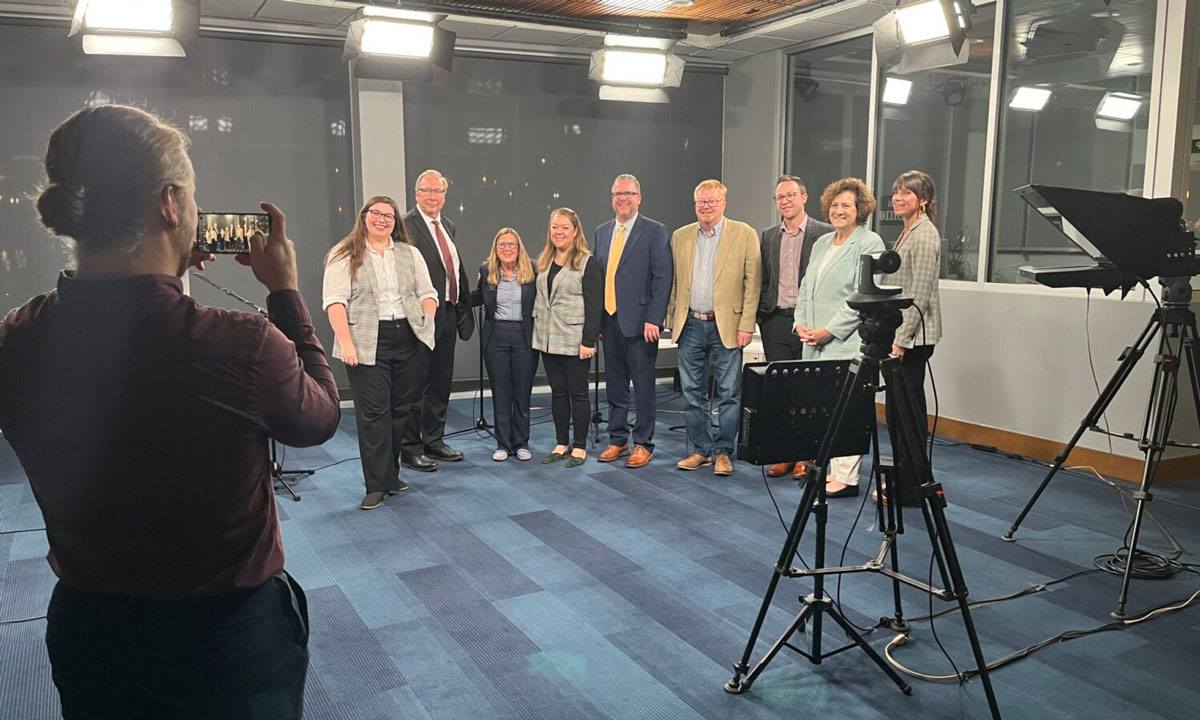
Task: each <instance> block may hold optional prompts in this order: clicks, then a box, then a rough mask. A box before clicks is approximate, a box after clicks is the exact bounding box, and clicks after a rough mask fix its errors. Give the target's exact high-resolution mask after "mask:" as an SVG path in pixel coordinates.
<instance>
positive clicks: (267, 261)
mask: <svg viewBox="0 0 1200 720" xmlns="http://www.w3.org/2000/svg"><path fill="white" fill-rule="evenodd" d="M262 209H263V210H266V211H267V212H266V214H267V215H268V216H269V217H270V223H271V224H270V228H271V229H270V232H269V233H266V234H264V233H261V232H257V233H255V234H254V235H252V236H250V239H249V240H248V243H249V251H248V252H244V253H238V254H237V255H235V256H234V260H237V261H238V262H239V263H241V264H242V265H245V266H247V267H249V268H250V269H251V270H253V271H254V277H256V278H258V281H259V282H260V283H262V284H263V285H266V286H267V291H268V292H275V291H277V290H299V289H300V283H299V280H298V273H297V272H296V246H295V245H294V244H293V243H292V241H291V240H288V238H287V221H286V218H285V217H284V215H283V212H282V211H281V210H280V209H279V208H277V207H275V206H274V205H272V204H270V203H262Z"/></svg>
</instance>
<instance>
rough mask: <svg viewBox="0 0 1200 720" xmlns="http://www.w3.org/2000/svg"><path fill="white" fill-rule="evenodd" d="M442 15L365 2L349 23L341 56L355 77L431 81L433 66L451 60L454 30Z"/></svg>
mask: <svg viewBox="0 0 1200 720" xmlns="http://www.w3.org/2000/svg"><path fill="white" fill-rule="evenodd" d="M445 17H446V16H445V15H436V14H433V13H426V12H415V11H409V10H399V9H394V8H383V7H378V6H374V5H368V6H365V7H363V8H362V11H361V13H360V16H359V18H358V19H356V20H354V21H353V22H351V23H350V28H349V30H347V32H346V44H345V47H344V49H343V52H342V58H343V59H344V60H347V61H349V62H350V63H351V71H352V72H353V74H354V76H355V77H358V78H375V79H383V80H404V81H409V82H432V81H433V68H434V67H435V66H436V67H440V68H443V69H445V70H449V69H450V68H451V67H452V65H453V63H454V40H455V37H456V36H455V34H454V33H452V32H450V31H449V30H445V29H443V28H440V27H438V25H437V24H438V23H439V22H441V21H442V20H443V19H445Z"/></svg>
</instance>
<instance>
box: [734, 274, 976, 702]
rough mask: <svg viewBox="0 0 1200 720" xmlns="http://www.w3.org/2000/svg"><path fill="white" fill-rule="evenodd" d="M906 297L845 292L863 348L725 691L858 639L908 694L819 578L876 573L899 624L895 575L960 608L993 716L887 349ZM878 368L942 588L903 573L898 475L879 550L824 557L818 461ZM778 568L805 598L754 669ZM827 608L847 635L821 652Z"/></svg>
mask: <svg viewBox="0 0 1200 720" xmlns="http://www.w3.org/2000/svg"><path fill="white" fill-rule="evenodd" d="M854 297H859V298H861V297H863V296H852V298H854ZM911 304H912V300H911V299H908V298H895V297H892V298H889V299H887V300H871V301H867V302H854V301H853V300H852V301H851V306H852V307H855V308H856V309H858V310H860V318H861V322H860V324H859V334H860V335H861V336H862V338H863V345H862V350H863V357H862V358H861V359H859V360H855V361H854V362H852V363H851V364H850V370H849V372H848V374H847V376H846V379H845V384H844V385H843V386H842V391H841V394H840V395H839V397H838V402H837V405H836V406H835V407H834V411H833V415H832V418H831V424H830V427H829V429H828V431H826V433H825V437H824V438H823V439H822V440H821V449H820V451H819V452H818V454H817V460H816V462H815V463H814V464H813V465H812V466H811V469H810V470H809V478H808V482H807V484H806V485H805V488H804V494H803V496H802V497H801V499H800V504H799V505H798V506H797V507H796V514H795V517H794V518H793V519H792V525H791V529H790V530H789V531H788V537H787V540H786V542H784V546H783V550H782V551H781V552H780V554H779V559H778V561H777V562H776V563H775V572H774V574H773V575H772V577H771V582H770V584H769V585H768V587H767V592H766V594H765V595H764V596H763V602H762V607H761V609H760V610H759V612H758V617H757V619H755V621H754V628H753V629H752V630H751V631H750V639H749V640H748V641H747V643H746V650H745V652H744V653H743V655H742V659H741V660H740V661H739V662H738V663H737V664H736V665H734V667H733V670H734V672H733V678H732V679H730V680H729V682H727V683H726V684H725V690H726V692H730V693H735V694H736V693H742V692H745V691H746V690H748V689H750V686H751V685H752V684H753V683H754V680H755V679H756V678H757V677H758V676H759V675H760V674H761V673H762V672H763V671H764V670H765V669H766V668H767V665H768V664H769V663H770V662H771V660H772V659H774V657H775V656H776V655H777V654H778V653H779V651H780V650H781V649H783V648H784V647H787V648H789V649H791V650H793V651H795V652H796V653H798V654H800V655H801V656H803V657H805V658H807V659H808V660H809V661H810V662H811V663H813V664H814V665H820V664H821V662H822V661H823V660H824V659H825V658H828V657H831V656H833V655H836V654H838V653H840V652H842V651H844V650H849V649H851V648H853V647H856V646H857V647H858V648H859V649H861V650H862V651H863V652H865V653H866V654H867V656H868V657H870V658H871V660H872V661H874V662H875V664H876V665H878V666H879V669H881V670H883V671H884V672H885V673H886V674H887V676H888V677H889V678H891V680H892V682H894V683H895V684H896V686H897V687H899V688H900V690H901V691H902V692H903V693H904V694H905V695H908V694H910V693H911V692H912V688H911V687H909V685H908V683H906V682H905V681H904V680H903V679H902V678H901V677H900V676H899V675H898V674H897V673H896V671H895V670H894V669H893V668H892V667H891V666H890V665H888V663H887V662H886V661H885V660H884V659H883V657H882V656H881V655H880V654H879V653H878V652H877V651H876V650H875V649H874V648H873V647H871V646H870V645H869V644H868V643H867V641H866V639H865V638H863V636H862V635H861V634H860V633H859V632H858V631H857V630H856V629H855V626H854V625H853V624H851V623H850V621H849V620H847V619H846V617H845V616H844V615H843V614H842V612H841V610H840V609H839V608H838V607H837V606H836V605H834V603H833V600H832V599H831V598H830V597H829V595H827V594H826V593H825V577H826V576H827V575H846V574H851V573H860V572H874V573H879V574H881V575H885V576H887V577H890V578H891V579H892V591H893V594H894V596H895V617H894V618H893V619H889V620H886V621H885V622H884V624H886V625H889V626H891V627H894V628H896V629H900V630H904V629H907V624H906V623H905V622H904V618H903V612H902V609H901V604H900V585H901V583H903V584H905V585H908V586H910V587H914V588H917V589H918V590H921V591H922V592H926V593H929V594H931V595H934V596H936V597H938V598H940V599H942V600H947V601H951V600H957V601H958V606H959V610H960V611H961V613H962V617H963V625H964V626H965V627H966V630H967V637H968V638H969V639H970V642H971V650H972V651H973V653H974V656H975V662H976V664H977V666H978V668H979V677H980V679H981V680H982V682H983V688H984V693H985V694H986V695H987V702H988V707H989V709H990V710H991V716H992V718H993V719H994V720H1000V709H999V707H998V706H997V704H996V696H995V693H994V692H993V691H992V683H991V679H990V678H989V677H988V669H987V661H986V660H985V659H984V657H983V651H982V649H981V648H980V646H979V638H978V636H977V635H976V633H975V624H974V622H973V621H972V620H971V611H970V607H969V605H968V603H967V586H966V583H965V582H964V580H963V575H962V568H961V567H960V566H959V563H958V555H957V553H956V552H955V549H954V543H953V541H952V540H951V538H950V527H949V525H948V523H947V522H946V515H945V507H946V496H945V493H944V492H943V491H942V487H941V485H939V484H938V483H936V482H934V480H933V471H932V469H931V468H930V466H929V461H928V458H927V457H926V455H925V449H924V442H923V439H922V436H923V433H921V431H920V430H919V429H918V428H922V427H923V425H924V418H919V419H918V416H917V413H916V409H915V408H916V405H915V403H914V402H913V395H912V393H913V389H911V388H909V387H908V384H907V382H906V380H905V377H904V370H903V368H902V366H901V361H900V358H895V357H889V356H888V352H889V350H890V349H891V346H892V340H893V339H894V338H895V334H896V328H897V327H899V326H900V322H901V314H900V310H901V309H903V308H904V307H907V306H908V305H911ZM880 373H882V376H883V379H884V381H885V387H884V388H883V389H884V390H885V391H886V399H887V402H888V404H889V407H894V408H896V417H898V418H899V423H898V426H897V427H890V428H888V430H889V432H890V434H891V436H892V441H893V443H894V447H898V448H901V449H902V452H903V455H902V458H903V462H904V463H905V464H906V465H907V467H908V470H909V471H910V472H911V476H912V477H914V478H917V479H918V480H919V482H920V485H919V488H918V494H919V495H920V500H921V515H922V516H923V518H924V520H925V527H926V530H927V531H928V533H929V540H930V544H931V546H932V552H933V558H934V561H935V562H936V563H937V567H938V570H939V572H940V575H941V580H942V584H943V586H945V588H947V589H940V588H936V587H932V586H930V585H928V584H926V583H924V582H921V581H920V580H917V579H914V578H910V577H907V576H905V575H903V574H901V572H900V569H899V554H898V549H897V544H896V541H897V535H899V534H900V533H902V532H903V531H904V529H903V519H902V516H901V511H900V496H899V491H898V487H897V486H898V485H899V483H898V482H896V481H895V480H896V478H893V479H892V480H893V481H892V482H888V483H887V485H886V488H885V489H884V491H883V492H881V493H879V495H878V497H877V500H876V509H877V512H878V513H879V518H880V526H881V527H882V528H883V531H884V533H883V534H884V539H883V543H882V545H881V546H880V549H879V552H878V553H876V555H875V556H874V558H872V559H871V560H869V561H868V562H867V563H865V564H863V565H857V566H849V567H826V566H825V534H826V521H827V516H828V506H827V502H826V497H825V477H824V472H825V468H826V467H827V466H828V464H829V460H830V457H831V455H832V450H833V445H834V439H835V438H836V437H838V433H839V431H840V429H841V426H842V423H843V420H844V418H845V416H846V413H847V410H848V408H850V407H852V406H853V403H854V399H855V397H856V396H857V395H860V394H862V393H868V394H870V395H871V396H874V395H875V393H876V392H878V391H879V389H880V388H879V386H878V382H879V377H880ZM872 427H873V428H874V424H872ZM872 438H873V440H872V453H873V459H874V463H873V470H872V472H873V473H874V474H876V475H878V474H880V465H881V463H880V458H879V440H878V435H877V430H874V429H873V430H872ZM885 496H886V497H887V502H886V504H885V503H884V497H885ZM810 515H815V516H816V519H817V534H816V551H815V557H814V562H813V566H812V568H811V569H801V568H797V567H795V566H793V565H792V564H791V563H792V558H793V557H794V556H796V555H797V550H798V548H799V546H800V537H801V535H802V534H803V533H804V527H805V525H806V524H807V523H808V519H809V516H810ZM889 555H890V556H891V557H890V560H891V563H890V565H891V566H890V567H888V566H887V565H885V564H884V561H885V558H887V557H888V556H889ZM782 577H812V578H813V591H812V593H810V594H808V595H806V596H804V597H803V598H802V599H801V601H800V602H801V604H802V605H803V607H802V608H801V610H800V612H799V613H798V614H797V615H796V617H795V618H794V619H793V620H792V622H791V623H790V624H789V625H788V626H787V628H786V629H785V630H784V632H783V634H782V635H780V636H779V639H778V640H776V641H775V643H774V644H773V645H771V648H770V649H769V650H768V651H767V653H766V655H764V656H763V658H762V659H761V660H759V661H758V664H756V665H755V666H754V668H753V669H751V668H750V664H749V663H750V657H751V654H752V653H753V652H754V646H755V644H756V643H757V642H758V636H759V633H760V631H761V630H762V625H763V621H764V620H765V619H766V616H767V611H768V610H769V609H770V607H771V599H772V597H773V596H774V595H775V590H776V588H777V586H778V585H779V580H780V578H782ZM825 615H828V616H829V617H830V618H832V619H833V621H834V622H836V623H837V624H838V626H839V627H841V629H842V631H843V632H845V633H846V636H847V637H848V638H849V639H850V641H851V642H850V643H849V644H847V645H844V646H842V647H840V648H837V649H836V650H831V651H828V652H826V651H823V650H822V647H821V643H822V632H821V631H822V618H823V617H824V616H825ZM810 618H811V619H812V626H813V632H812V635H811V637H810V640H809V642H810V648H811V649H810V650H808V651H805V650H802V649H801V648H799V647H797V646H795V645H793V644H791V643H790V642H789V641H790V639H791V637H792V635H794V634H795V633H796V631H797V630H799V631H801V632H803V631H804V626H805V624H806V623H807V622H808V620H809V619H810Z"/></svg>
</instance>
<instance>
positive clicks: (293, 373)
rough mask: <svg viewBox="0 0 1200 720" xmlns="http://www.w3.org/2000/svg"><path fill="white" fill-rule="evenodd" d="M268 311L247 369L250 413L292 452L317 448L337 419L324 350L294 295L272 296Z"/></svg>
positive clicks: (338, 409)
mask: <svg viewBox="0 0 1200 720" xmlns="http://www.w3.org/2000/svg"><path fill="white" fill-rule="evenodd" d="M267 312H268V313H269V314H270V319H271V322H270V323H269V324H267V326H266V328H265V330H264V336H263V338H262V342H261V344H260V346H259V348H258V352H257V353H256V355H255V357H254V358H253V359H252V361H251V366H250V374H251V377H250V378H249V380H250V383H251V387H252V388H253V389H254V395H255V409H256V411H257V414H258V416H259V418H260V420H261V422H262V423H263V426H264V427H265V428H266V430H267V432H268V433H269V434H270V436H271V437H273V438H275V439H276V440H278V441H280V442H282V443H284V444H287V445H291V446H293V447H309V446H312V445H320V444H321V443H323V442H325V441H326V440H328V439H329V438H330V437H332V436H333V433H334V432H335V431H336V430H337V426H338V420H339V419H340V418H341V407H340V405H339V399H338V391H337V383H336V382H335V381H334V379H333V371H332V370H331V369H330V368H329V361H328V360H326V358H325V350H324V348H322V347H321V341H320V340H318V339H317V333H316V328H314V327H313V323H312V318H311V317H310V316H309V313H308V308H307V307H305V305H304V298H303V297H301V295H300V293H299V292H297V291H295V290H281V291H278V292H274V293H271V294H270V295H269V296H268V297H267Z"/></svg>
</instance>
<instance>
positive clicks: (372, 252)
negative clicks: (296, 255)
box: [322, 195, 438, 510]
mask: <svg viewBox="0 0 1200 720" xmlns="http://www.w3.org/2000/svg"><path fill="white" fill-rule="evenodd" d="M399 216H400V210H399V207H398V206H397V205H396V203H395V201H394V200H392V199H391V198H389V197H387V196H385V195H376V196H375V197H373V198H371V199H369V200H367V202H366V204H364V205H363V207H362V209H361V210H359V212H358V218H357V219H356V220H355V222H354V229H353V230H351V231H350V234H349V235H347V236H346V237H344V238H342V240H341V242H339V243H338V244H337V245H335V246H334V247H333V249H332V250H330V251H329V254H328V255H327V256H326V257H325V282H324V287H323V295H324V299H323V301H322V307H324V308H325V312H326V314H328V316H329V324H330V326H332V327H333V334H334V335H335V336H336V338H337V341H336V342H335V343H334V345H333V356H334V357H335V358H339V359H340V360H341V361H342V362H344V363H346V375H347V376H348V377H349V379H350V389H351V392H352V394H353V397H354V420H355V424H356V426H357V429H358V449H359V454H360V455H361V457H362V468H363V479H364V480H365V481H366V485H367V494H366V497H364V498H363V501H362V505H361V507H362V509H363V510H370V509H371V508H375V507H379V504H380V503H382V502H383V500H384V498H386V497H387V496H388V495H391V494H392V493H394V492H399V491H401V490H407V489H408V485H407V484H405V483H404V481H402V480H401V479H400V454H401V447H400V445H401V442H402V440H403V438H404V436H405V429H406V428H407V427H409V423H410V422H416V419H417V418H419V407H420V406H419V403H420V401H421V390H422V387H421V384H420V383H418V382H414V381H413V378H421V377H425V372H426V369H427V366H428V364H429V357H430V355H429V354H430V351H431V350H433V339H434V332H433V329H434V328H433V318H434V313H435V312H436V311H437V298H438V292H437V290H436V289H434V287H433V282H432V281H431V280H430V278H429V268H428V267H427V266H426V265H425V261H424V260H423V259H422V257H421V253H420V251H419V250H417V249H416V248H415V247H413V245H412V243H411V242H410V241H409V239H408V235H407V234H406V232H405V230H404V223H403V222H401V221H400V217H399ZM414 413H418V414H417V415H415V416H414V415H413V414H414ZM410 418H411V419H410Z"/></svg>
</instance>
